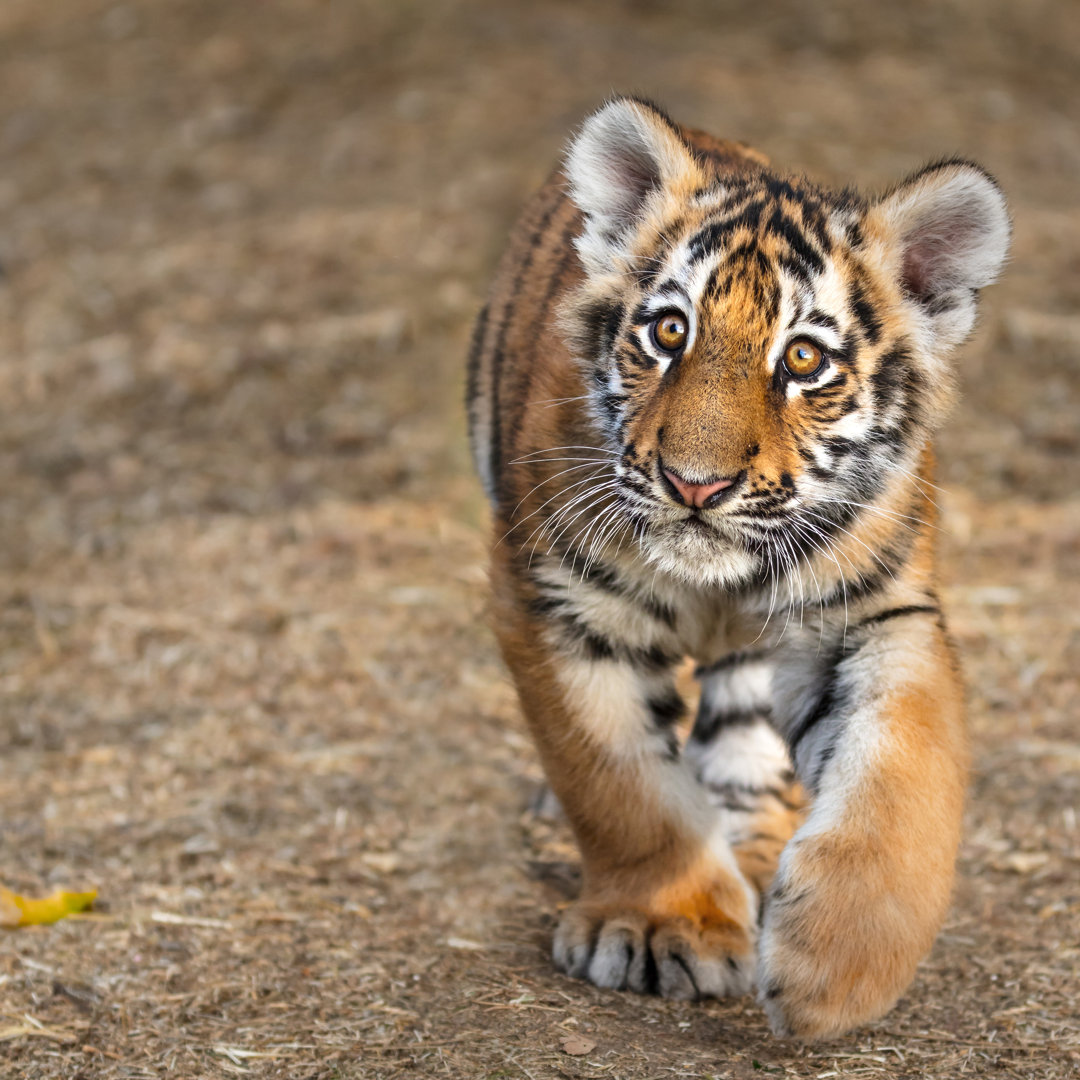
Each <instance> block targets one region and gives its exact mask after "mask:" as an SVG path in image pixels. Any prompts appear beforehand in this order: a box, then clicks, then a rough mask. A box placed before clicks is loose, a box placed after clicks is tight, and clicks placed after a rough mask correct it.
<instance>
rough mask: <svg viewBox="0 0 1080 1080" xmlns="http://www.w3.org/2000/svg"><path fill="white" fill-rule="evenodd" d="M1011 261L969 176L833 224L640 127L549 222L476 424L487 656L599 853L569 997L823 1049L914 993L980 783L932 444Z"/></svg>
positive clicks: (482, 357)
mask: <svg viewBox="0 0 1080 1080" xmlns="http://www.w3.org/2000/svg"><path fill="white" fill-rule="evenodd" d="M1009 234H1010V223H1009V217H1008V214H1007V211H1006V207H1005V202H1004V199H1003V197H1002V194H1001V192H1000V190H999V189H998V187H997V185H996V184H995V182H994V181H993V180H992V179H991V178H990V177H989V176H988V175H987V174H986V173H985V172H983V171H982V169H980V168H979V167H978V166H976V165H973V164H970V163H968V162H966V161H946V162H942V163H940V164H936V165H931V166H929V167H928V168H926V169H923V170H922V171H921V172H918V173H916V174H915V175H914V176H912V177H910V178H909V179H907V180H905V181H904V182H902V183H901V184H899V185H897V186H896V187H895V188H893V189H892V190H891V191H889V192H887V193H886V194H885V195H883V196H880V197H875V198H864V197H863V196H861V195H858V194H856V193H855V192H853V191H850V190H846V191H842V192H831V191H827V190H824V189H823V188H820V187H818V186H816V185H815V184H812V183H810V182H809V181H807V180H805V179H803V178H801V177H797V176H792V175H788V174H785V173H781V172H777V171H774V170H772V169H771V168H769V166H768V164H767V162H766V160H765V159H764V158H763V157H762V156H761V155H760V154H758V153H756V152H754V151H752V150H750V149H747V148H745V147H744V146H742V145H740V144H736V143H732V142H725V141H722V140H718V139H715V138H712V137H711V136H709V135H706V134H704V133H703V132H699V131H695V130H690V129H688V128H685V127H681V126H680V125H678V124H676V123H674V122H673V121H671V120H670V119H669V118H668V117H667V116H665V115H664V113H663V112H661V111H660V110H659V109H657V108H656V107H654V106H653V105H651V104H649V103H647V102H645V101H641V100H638V99H635V98H626V97H624V98H618V99H615V100H612V101H610V102H608V103H607V104H606V105H604V106H603V107H602V108H601V109H599V111H597V112H595V113H594V114H593V115H592V116H590V117H589V118H588V119H587V120H586V121H585V123H584V126H583V127H582V128H581V130H580V132H579V133H578V134H577V136H576V137H575V138H573V139H572V140H571V142H570V144H569V147H568V149H567V152H566V158H565V162H564V164H563V166H562V168H561V169H560V170H558V171H557V172H556V173H555V174H554V175H553V176H552V177H551V179H550V180H549V181H548V182H547V184H546V185H545V186H544V188H543V189H542V190H541V191H540V193H539V194H538V195H537V196H536V197H535V199H534V200H533V202H532V203H531V204H530V205H529V206H528V208H527V209H526V211H525V213H524V215H523V217H522V218H521V221H520V223H519V224H518V225H517V227H516V229H515V230H514V233H513V236H512V238H511V241H510V246H509V250H508V251H507V252H506V255H505V256H504V258H503V260H502V263H501V265H500V267H499V270H498V273H497V275H496V279H495V283H494V286H493V288H492V291H491V296H490V300H489V303H488V304H487V306H486V307H485V309H484V310H483V312H482V313H481V316H480V318H479V321H478V323H477V326H476V331H475V336H474V343H473V348H472V356H471V363H470V368H469V380H468V383H469V384H468V411H469V420H470V432H471V444H472V451H473V455H474V457H475V461H476V467H477V469H478V470H479V473H480V476H481V478H482V480H483V483H484V487H485V488H486V491H487V494H488V496H489V497H490V500H491V503H492V505H493V507H494V521H495V526H494V544H493V549H492V562H491V578H492V585H493V614H494V625H495V630H496V633H497V636H498V640H499V643H500V647H501V650H502V653H503V656H504V657H505V660H506V663H507V665H508V666H509V669H510V671H511V673H512V675H513V678H514V681H515V683H516V685H517V689H518V693H519V696H520V700H521V707H522V710H523V711H524V714H525V716H526V718H527V721H528V724H529V726H530V728H531V730H532V734H533V736H534V738H535V741H536V745H537V747H538V749H539V753H540V756H541V759H542V762H543V765H544V769H545V771H546V774H547V777H548V780H549V782H550V785H551V787H552V789H553V790H554V792H555V794H556V795H557V796H558V798H559V800H560V801H561V803H562V806H563V807H564V808H565V811H566V814H567V816H568V818H569V820H570V822H571V824H572V827H573V830H574V833H575V836H576V839H577V842H578V844H579V846H580V849H581V856H582V861H583V871H584V884H583V889H582V894H581V898H580V899H579V900H578V901H577V902H576V903H574V904H573V905H572V906H571V907H569V908H568V909H567V910H566V912H565V913H564V915H563V916H562V919H561V922H560V924H559V926H558V929H557V932H556V934H555V941H554V958H555V963H556V964H557V965H558V967H559V968H561V969H562V970H563V971H565V972H567V973H569V974H570V975H573V976H578V977H581V978H585V979H588V980H590V981H591V982H593V983H595V984H596V985H597V986H602V987H613V988H618V989H630V990H635V991H638V992H649V991H652V992H658V993H660V994H662V995H664V996H667V997H673V998H696V997H699V996H705V995H712V996H721V995H726V994H738V993H742V992H744V991H746V990H748V989H749V988H750V987H751V986H752V985H754V984H755V983H756V986H757V988H758V996H759V1000H760V1002H761V1004H762V1006H763V1007H764V1009H765V1011H766V1013H767V1014H768V1017H769V1020H770V1022H771V1025H772V1028H773V1030H774V1031H775V1032H776V1033H777V1034H794V1035H797V1036H801V1037H804V1038H810V1037H817V1036H828V1035H834V1034H837V1033H839V1032H842V1031H845V1030H846V1029H849V1028H851V1027H852V1026H853V1025H856V1024H859V1023H861V1022H863V1021H866V1020H869V1019H871V1018H873V1017H877V1016H879V1015H880V1014H882V1013H883V1012H884V1011H885V1010H887V1009H888V1008H889V1007H890V1006H891V1005H892V1004H893V1002H895V1000H896V998H897V996H898V995H899V994H900V993H901V992H902V991H903V990H904V988H905V987H906V986H907V985H908V983H909V982H910V981H911V979H912V977H913V974H914V971H915V967H916V964H917V963H918V961H919V959H920V958H921V957H922V956H923V955H924V954H925V953H926V952H927V950H928V949H929V947H930V945H931V943H932V942H933V940H934V936H935V934H936V933H937V930H938V929H939V927H940V926H941V923H942V920H943V918H944V916H945V912H946V908H947V906H948V904H949V899H950V888H951V883H952V878H953V864H954V860H955V856H956V850H957V845H958V843H959V839H960V824H961V811H962V808H963V803H964V788H965V772H966V769H967V760H968V749H967V741H966V737H965V720H964V713H963V694H962V690H961V683H960V677H959V674H958V670H957V662H956V658H955V655H954V652H953V649H952V646H951V645H950V643H949V639H948V636H947V634H946V631H945V623H944V619H943V616H942V612H941V607H940V601H939V598H938V593H937V591H936V571H935V554H934V537H933V531H934V518H935V507H934V503H933V502H932V500H931V497H930V494H928V491H929V490H930V489H932V487H933V485H932V482H931V480H932V476H933V471H934V459H933V450H932V444H931V440H932V438H933V434H934V432H935V430H936V429H937V427H938V425H939V424H940V423H941V421H942V418H943V416H944V415H945V412H946V410H947V408H948V405H949V401H950V396H951V392H952V377H951V374H950V369H949V366H948V364H947V357H948V355H949V353H950V352H951V351H952V350H953V349H954V347H955V346H956V345H958V344H959V343H960V342H961V341H962V340H963V339H964V338H965V337H966V336H967V335H968V333H969V331H970V330H971V328H972V324H973V322H974V318H975V301H976V292H977V290H979V289H980V288H982V287H983V286H984V285H988V284H989V283H990V282H991V281H993V279H994V278H995V276H996V275H997V273H998V270H999V269H1000V267H1001V265H1002V263H1003V261H1004V259H1005V256H1006V251H1007V248H1008V243H1009ZM686 657H692V658H694V660H696V661H697V663H698V665H699V667H698V674H699V678H700V680H701V698H700V706H699V708H698V711H697V715H696V720H695V722H694V724H693V728H692V731H691V733H690V735H689V739H688V741H686V743H685V745H683V744H682V743H681V740H680V739H679V737H678V736H677V733H676V725H677V723H678V721H679V720H680V718H681V717H682V715H683V712H684V702H683V699H682V698H681V696H680V694H679V693H678V692H677V689H676V674H677V671H678V669H679V668H680V665H681V663H682V662H683V661H684V659H685V658H686ZM804 803H805V805H806V809H805V812H804V809H803V808H804Z"/></svg>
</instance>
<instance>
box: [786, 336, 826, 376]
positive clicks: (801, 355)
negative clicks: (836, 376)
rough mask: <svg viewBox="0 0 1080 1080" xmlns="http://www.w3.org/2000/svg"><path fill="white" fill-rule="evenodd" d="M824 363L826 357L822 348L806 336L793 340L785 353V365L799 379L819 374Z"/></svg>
mask: <svg viewBox="0 0 1080 1080" xmlns="http://www.w3.org/2000/svg"><path fill="white" fill-rule="evenodd" d="M824 363H825V357H824V356H823V355H822V352H821V350H820V349H819V348H818V347H817V346H816V345H815V344H814V343H813V342H812V341H807V340H806V339H805V338H801V339H800V340H798V341H793V342H792V343H791V344H790V345H789V346H788V347H787V352H785V353H784V367H786V368H787V369H788V371H790V372H791V374H792V375H794V376H795V377H796V378H798V379H805V378H807V377H808V376H810V375H815V374H817V372H818V371H820V370H821V365H822V364H824Z"/></svg>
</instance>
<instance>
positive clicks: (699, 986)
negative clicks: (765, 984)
mask: <svg viewBox="0 0 1080 1080" xmlns="http://www.w3.org/2000/svg"><path fill="white" fill-rule="evenodd" d="M750 925H751V926H752V923H751V924H750ZM553 951H554V956H555V963H556V965H557V966H558V967H559V969H560V970H562V971H565V972H566V973H567V974H568V975H572V976H574V977H575V978H579V979H588V980H589V981H590V982H592V983H595V984H596V985H597V986H602V987H606V988H609V989H613V990H633V991H635V992H636V993H639V994H660V995H661V996H662V997H666V998H677V999H681V1000H687V1001H692V1000H695V999H697V998H702V997H725V996H727V995H729V994H742V993H745V992H746V991H747V990H749V989H750V987H751V986H752V984H753V981H754V939H753V936H752V931H751V930H750V929H749V928H748V927H746V926H742V925H740V924H739V923H736V922H734V921H731V920H728V919H725V918H723V917H717V916H715V915H713V916H711V917H704V918H702V917H688V916H687V915H683V914H677V913H666V914H658V913H649V912H645V911H641V910H636V909H634V908H633V907H630V906H627V907H621V906H619V905H613V904H599V903H595V902H590V901H587V900H583V901H579V902H578V903H576V904H574V905H573V906H571V907H570V908H569V909H568V910H567V911H566V913H565V914H564V915H563V917H562V921H561V922H560V923H559V928H558V930H557V931H556V932H555V944H554V950H553Z"/></svg>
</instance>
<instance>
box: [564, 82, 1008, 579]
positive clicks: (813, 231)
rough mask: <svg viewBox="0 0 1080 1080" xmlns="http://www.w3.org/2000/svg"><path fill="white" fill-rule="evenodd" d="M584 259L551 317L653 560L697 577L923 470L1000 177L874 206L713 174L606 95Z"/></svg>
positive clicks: (987, 245) (945, 179) (1003, 239)
mask: <svg viewBox="0 0 1080 1080" xmlns="http://www.w3.org/2000/svg"><path fill="white" fill-rule="evenodd" d="M565 172H566V177H567V180H568V184H569V191H570V195H571V198H572V199H573V200H574V202H575V203H576V204H577V206H578V207H579V208H580V209H581V211H582V214H583V228H582V232H581V234H580V236H579V237H578V238H577V240H576V246H577V250H578V253H579V256H580V259H581V262H582V265H583V267H584V270H585V279H584V282H583V284H582V285H581V287H580V288H579V289H578V290H576V292H575V293H574V295H573V296H572V297H571V298H570V299H569V301H568V302H567V303H566V305H565V306H564V309H563V312H562V323H563V326H564V328H565V330H566V332H567V334H568V337H569V340H570V341H571V343H572V345H573V348H574V351H575V355H576V356H578V357H579V358H580V359H581V361H582V363H583V364H584V365H585V369H586V374H587V379H588V383H589V391H590V395H591V407H592V411H593V414H594V419H595V421H596V423H597V424H598V425H599V426H600V428H601V430H602V432H603V437H604V439H605V440H606V442H607V443H608V446H609V448H610V449H613V450H615V451H617V452H618V454H619V455H620V459H619V464H618V466H617V470H616V471H617V474H618V477H619V480H620V481H621V486H620V499H621V500H622V503H623V506H624V509H625V511H626V513H627V514H628V515H629V516H630V518H632V519H633V520H634V522H635V523H636V524H637V525H639V526H640V529H639V534H640V535H641V536H642V537H643V543H642V547H643V550H644V551H645V553H646V555H647V556H648V557H650V558H652V559H653V560H655V561H656V562H658V563H659V564H660V565H662V566H663V567H664V568H665V569H667V570H669V571H671V572H674V573H676V574H679V575H682V576H684V577H689V578H691V579H693V580H696V581H699V582H709V581H713V582H717V583H722V582H730V581H732V580H733V579H736V578H739V577H745V576H747V575H751V574H753V573H754V572H755V571H757V570H760V569H761V568H762V566H763V563H762V561H761V552H762V550H763V548H765V547H768V545H769V544H770V543H771V544H774V545H775V544H777V543H781V542H782V543H783V544H784V545H785V546H786V547H787V548H789V549H790V550H797V549H800V548H801V549H802V550H803V551H806V552H809V551H810V550H811V549H812V546H813V544H814V543H815V537H817V538H818V539H819V540H820V538H822V537H823V536H825V535H827V534H828V532H829V531H830V530H836V529H841V528H844V527H845V526H846V525H847V524H849V523H850V522H851V521H852V520H853V519H854V518H856V517H858V515H859V513H860V507H864V508H865V507H867V506H869V505H870V504H873V503H875V502H877V503H879V504H880V503H881V502H882V501H883V500H887V499H889V498H890V491H891V490H892V489H894V488H895V487H896V485H898V484H900V483H901V482H902V480H903V478H904V477H905V476H906V474H907V473H909V472H913V471H915V470H916V468H917V467H918V459H919V457H920V454H921V453H922V452H923V450H924V448H925V447H926V444H927V438H928V436H929V435H930V434H931V433H932V431H933V430H934V428H935V427H936V426H937V424H938V423H939V422H940V420H941V418H942V416H943V414H944V412H945V410H946V408H947V406H948V403H949V399H950V391H951V378H950V373H949V368H948V366H947V358H948V354H949V353H950V351H951V350H952V349H953V348H954V347H955V346H956V345H957V344H958V343H959V342H961V341H962V340H963V339H964V338H965V337H966V336H967V334H968V333H969V332H970V330H971V327H972V324H973V322H974V317H975V300H976V292H977V290H978V289H980V288H981V287H982V286H984V285H987V284H989V283H990V282H991V281H993V279H994V278H995V276H996V275H997V273H998V270H999V269H1000V267H1001V265H1002V263H1003V261H1004V259H1005V255H1006V252H1007V248H1008V242H1009V233H1010V226H1009V218H1008V214H1007V211H1006V208H1005V201H1004V199H1003V197H1002V194H1001V192H1000V190H999V189H998V187H997V185H996V184H995V183H994V181H993V180H992V179H991V178H990V177H989V176H988V175H987V174H986V173H985V172H983V171H982V170H981V169H980V168H979V167H978V166H976V165H973V164H970V163H968V162H964V161H950V162H945V163H942V164H938V165H932V166H930V167H928V168H926V169H924V170H923V171H921V172H919V173H916V174H915V175H914V176H912V177H911V178H909V179H908V180H905V181H904V182H903V183H901V184H899V185H898V186H896V187H895V188H893V189H892V190H891V191H889V192H888V193H886V194H885V195H884V196H882V197H880V198H873V199H866V198H863V197H862V196H859V195H857V194H855V193H853V192H851V191H844V192H840V193H834V192H829V191H825V190H823V189H821V188H819V187H817V186H816V185H814V184H812V183H810V182H809V181H807V180H804V179H799V178H794V177H790V176H782V175H779V174H777V173H773V172H771V171H769V170H768V169H766V168H764V167H758V166H756V165H753V164H752V163H750V164H749V165H748V167H746V168H744V169H742V170H741V171H732V172H727V173H719V174H718V173H717V171H716V170H715V168H714V167H712V166H711V165H710V164H709V163H708V156H707V154H706V153H703V152H702V151H701V150H700V148H699V149H695V147H693V146H692V145H691V143H690V142H689V141H688V137H687V135H686V133H684V132H683V131H682V129H680V128H679V127H677V126H676V125H675V124H673V123H672V122H671V121H670V120H669V119H668V118H667V117H665V116H664V115H663V114H662V113H661V112H659V111H658V110H657V109H655V108H654V107H653V106H650V105H648V104H647V103H644V102H641V101H638V100H636V99H632V98H620V99H616V100H614V101H612V102H609V103H608V104H607V105H605V106H604V107H603V108H601V109H600V110H599V111H598V112H596V113H594V114H593V115H592V116H590V117H589V119H588V120H587V121H586V122H585V124H584V126H583V128H582V129H581V131H580V133H579V134H578V135H577V137H576V138H575V139H574V140H573V141H572V142H571V144H570V147H569V150H568V152H567V158H566V166H565Z"/></svg>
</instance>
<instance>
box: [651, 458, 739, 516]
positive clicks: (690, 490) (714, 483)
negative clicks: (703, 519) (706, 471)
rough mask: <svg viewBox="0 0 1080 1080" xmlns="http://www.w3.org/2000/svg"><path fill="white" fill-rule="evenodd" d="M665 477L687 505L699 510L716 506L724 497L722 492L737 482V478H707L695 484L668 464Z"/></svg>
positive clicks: (664, 470) (663, 469)
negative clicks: (703, 481)
mask: <svg viewBox="0 0 1080 1080" xmlns="http://www.w3.org/2000/svg"><path fill="white" fill-rule="evenodd" d="M662 471H663V475H664V479H665V480H667V482H668V485H669V486H670V488H671V489H672V490H673V491H674V492H675V493H677V494H678V495H679V497H680V498H681V499H682V501H683V502H684V503H685V504H686V505H687V506H693V507H696V508H697V509H699V510H702V509H706V508H708V507H712V506H715V505H716V504H717V503H718V502H719V501H720V499H721V498H722V495H721V492H723V491H726V490H727V489H728V488H729V487H731V486H732V485H733V484H734V483H735V479H737V478H727V477H725V478H722V479H720V480H707V481H706V482H705V483H703V484H695V483H693V482H691V481H690V480H685V479H683V477H681V476H680V475H679V474H678V473H677V472H672V471H671V469H669V468H667V467H666V466H663V467H662Z"/></svg>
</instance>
